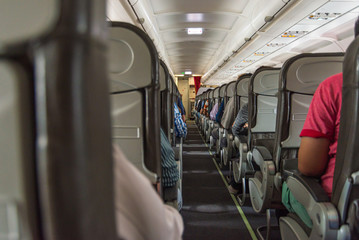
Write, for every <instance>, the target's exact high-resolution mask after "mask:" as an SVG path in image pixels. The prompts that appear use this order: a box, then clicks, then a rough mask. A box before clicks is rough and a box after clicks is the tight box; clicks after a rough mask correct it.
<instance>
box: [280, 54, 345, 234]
mask: <svg viewBox="0 0 359 240" xmlns="http://www.w3.org/2000/svg"><path fill="white" fill-rule="evenodd" d="M342 61H343V54H342V53H316V54H300V55H298V56H295V57H293V58H291V59H289V60H288V61H287V62H286V63H285V64H284V65H283V68H282V71H281V81H280V90H279V103H278V122H277V126H276V132H277V136H276V141H275V148H274V159H275V166H276V169H277V170H276V172H277V173H276V177H275V187H276V189H278V190H280V189H281V182H282V181H283V180H282V179H283V178H284V179H286V178H287V176H288V175H292V174H293V170H295V168H296V166H297V159H296V158H297V152H298V149H299V145H300V138H299V134H300V132H301V130H302V128H303V125H304V121H305V119H306V115H307V112H308V109H309V105H310V102H311V100H312V96H313V94H314V92H315V90H316V88H317V86H318V85H319V84H320V83H321V82H322V81H323V80H325V79H326V78H328V77H329V76H331V75H334V74H336V73H339V72H341V70H342ZM314 69H315V71H314ZM299 182H300V180H298V179H296V178H292V177H290V178H288V180H287V184H288V187H289V185H292V184H294V185H296V184H297V183H298V184H299ZM313 184H315V185H316V186H317V185H318V184H317V183H313ZM296 186H297V185H296ZM318 187H319V188H320V186H319V185H318ZM289 188H290V189H291V191H292V188H293V189H294V188H296V190H299V191H301V192H302V193H303V194H304V192H303V191H304V188H301V187H298V186H297V187H289ZM319 188H318V189H317V190H316V191H317V192H318V193H319V192H320V189H319ZM292 193H293V194H294V192H293V191H292ZM302 193H301V194H302ZM294 196H295V197H297V196H296V195H294ZM303 196H304V195H303ZM324 197H326V194H325V193H324ZM305 202H306V203H304V204H303V205H304V206H309V205H311V207H313V206H314V205H313V202H311V201H309V198H308V199H307V200H305ZM329 209H331V207H330V206H329V207H328V210H329ZM301 225H302V224H301V223H299V222H298V219H297V218H293V217H291V216H287V217H284V218H281V220H280V229H281V234H282V235H283V236H296V238H297V239H298V238H300V239H307V238H308V237H309V236H308V234H307V232H308V231H304V229H303V227H301ZM314 232H315V231H314ZM314 232H313V234H314ZM313 236H314V235H313ZM294 239H295V238H294Z"/></svg>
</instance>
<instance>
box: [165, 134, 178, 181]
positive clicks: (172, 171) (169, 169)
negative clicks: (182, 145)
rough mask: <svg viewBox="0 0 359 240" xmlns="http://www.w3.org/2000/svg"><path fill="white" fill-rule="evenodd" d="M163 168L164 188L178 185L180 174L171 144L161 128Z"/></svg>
mask: <svg viewBox="0 0 359 240" xmlns="http://www.w3.org/2000/svg"><path fill="white" fill-rule="evenodd" d="M161 166H162V186H163V187H165V188H170V187H173V186H175V185H176V183H177V181H178V179H179V172H178V168H177V163H176V160H175V153H174V152H173V149H172V146H171V143H170V142H169V141H168V138H167V136H166V134H165V132H164V131H163V130H162V128H161Z"/></svg>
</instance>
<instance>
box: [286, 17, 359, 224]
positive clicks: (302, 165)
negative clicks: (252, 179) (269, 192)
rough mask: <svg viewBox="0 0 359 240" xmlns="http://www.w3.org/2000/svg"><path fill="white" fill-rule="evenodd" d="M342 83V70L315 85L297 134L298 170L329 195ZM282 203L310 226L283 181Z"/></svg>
mask: <svg viewBox="0 0 359 240" xmlns="http://www.w3.org/2000/svg"><path fill="white" fill-rule="evenodd" d="M354 34H355V37H357V36H358V35H359V18H358V19H357V20H356V22H355V28H354ZM342 86H343V74H342V73H339V74H336V75H333V76H331V77H329V78H327V79H326V80H324V81H323V82H322V83H321V84H320V85H319V86H318V88H317V90H316V91H315V93H314V96H313V99H312V102H311V104H310V107H309V111H308V115H307V118H306V120H305V123H304V126H303V130H302V132H301V133H300V137H301V143H300V148H299V152H298V170H299V171H300V172H301V173H302V174H303V175H306V176H311V177H318V178H319V177H320V179H321V185H322V187H323V189H324V190H325V192H326V193H327V194H328V196H329V197H331V195H332V190H333V177H334V169H335V158H336V154H337V145H338V136H339V122H340V110H341V104H342ZM282 202H283V204H284V205H285V206H286V208H287V209H288V210H289V211H290V212H295V213H296V214H297V215H298V216H299V217H300V218H301V219H302V221H303V222H304V223H305V224H306V225H307V226H308V227H310V228H311V227H312V226H313V223H312V221H311V219H310V217H309V215H308V213H307V211H306V210H305V208H304V206H303V205H302V204H300V203H299V202H298V201H297V200H296V199H295V198H294V196H293V194H292V193H291V192H290V190H289V189H288V186H287V184H286V183H284V184H283V188H282Z"/></svg>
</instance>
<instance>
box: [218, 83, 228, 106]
mask: <svg viewBox="0 0 359 240" xmlns="http://www.w3.org/2000/svg"><path fill="white" fill-rule="evenodd" d="M226 87H227V84H223V85H222V86H220V87H219V100H220V102H222V101H225V96H226ZM224 106H226V101H225V103H224Z"/></svg>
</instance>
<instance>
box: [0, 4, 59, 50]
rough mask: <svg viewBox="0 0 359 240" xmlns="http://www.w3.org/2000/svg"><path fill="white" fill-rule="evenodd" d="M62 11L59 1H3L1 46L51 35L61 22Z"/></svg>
mask: <svg viewBox="0 0 359 240" xmlns="http://www.w3.org/2000/svg"><path fill="white" fill-rule="evenodd" d="M60 9H61V6H60V1H58V0H26V1H14V0H1V1H0V29H1V31H0V45H1V46H2V47H3V46H5V47H6V46H7V45H13V44H19V43H23V42H26V41H28V40H30V39H34V38H38V37H40V36H43V35H45V34H47V33H49V32H50V31H51V30H53V29H54V27H55V25H56V23H57V22H58V21H59V15H60Z"/></svg>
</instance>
